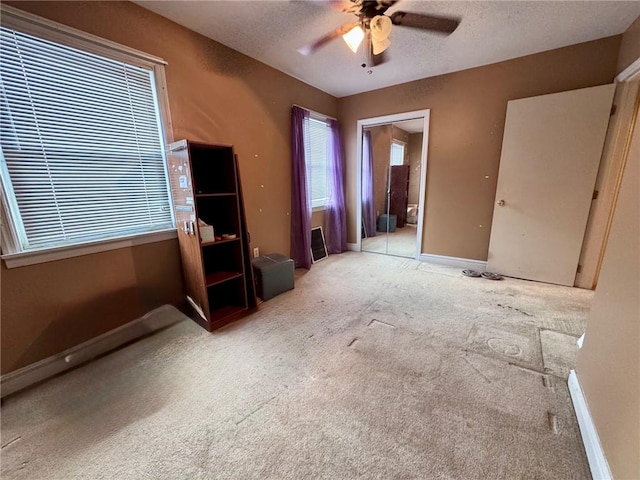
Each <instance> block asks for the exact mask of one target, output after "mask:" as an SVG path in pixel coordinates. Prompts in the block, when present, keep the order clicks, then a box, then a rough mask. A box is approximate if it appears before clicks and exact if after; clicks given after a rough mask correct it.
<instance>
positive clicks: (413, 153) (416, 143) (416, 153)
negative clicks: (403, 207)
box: [407, 133, 423, 204]
mask: <svg viewBox="0 0 640 480" xmlns="http://www.w3.org/2000/svg"><path fill="white" fill-rule="evenodd" d="M422 137H423V135H422V133H412V134H410V135H409V142H408V145H407V156H408V157H409V169H410V173H409V203H415V204H418V203H420V171H421V169H422Z"/></svg>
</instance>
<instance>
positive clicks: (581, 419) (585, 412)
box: [567, 370, 613, 480]
mask: <svg viewBox="0 0 640 480" xmlns="http://www.w3.org/2000/svg"><path fill="white" fill-rule="evenodd" d="M567 383H568V384H569V393H570V394H571V401H572V402H573V408H574V409H575V411H576V417H577V418H578V425H579V426H580V434H581V435H582V443H583V444H584V449H585V451H586V452H587V460H589V468H590V469H591V476H592V477H593V480H612V478H613V477H612V476H611V470H610V469H609V463H608V462H607V457H606V456H605V454H604V450H602V445H601V444H600V438H599V437H598V431H597V430H596V426H595V424H594V423H593V419H592V418H591V413H590V412H589V407H588V405H587V399H586V398H585V397H584V393H582V388H581V387H580V382H579V381H578V376H577V375H576V372H575V370H571V373H570V374H569V380H568V382H567Z"/></svg>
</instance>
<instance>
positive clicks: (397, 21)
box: [389, 12, 460, 35]
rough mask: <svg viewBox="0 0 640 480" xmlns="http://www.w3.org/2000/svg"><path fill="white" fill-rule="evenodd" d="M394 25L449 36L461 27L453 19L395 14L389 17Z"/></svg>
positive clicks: (456, 20) (416, 14) (419, 14)
mask: <svg viewBox="0 0 640 480" xmlns="http://www.w3.org/2000/svg"><path fill="white" fill-rule="evenodd" d="M389 17H390V18H391V22H392V23H393V24H394V25H400V26H403V27H411V28H419V29H422V30H431V31H432V32H437V33H445V34H447V35H449V34H451V33H453V31H454V30H455V29H456V28H458V25H460V20H459V19H457V18H453V17H437V16H434V15H424V14H421V13H410V12H393V13H392V14H391V15H389Z"/></svg>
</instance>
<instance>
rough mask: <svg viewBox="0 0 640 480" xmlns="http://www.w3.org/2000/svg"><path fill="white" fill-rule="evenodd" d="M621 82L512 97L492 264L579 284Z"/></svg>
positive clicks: (503, 271) (489, 265)
mask: <svg viewBox="0 0 640 480" xmlns="http://www.w3.org/2000/svg"><path fill="white" fill-rule="evenodd" d="M614 90H615V85H613V84H611V85H603V86H599V87H591V88H583V89H580V90H572V91H569V92H562V93H554V94H550V95H542V96H539V97H531V98H523V99H520V100H512V101H510V102H509V103H508V105H507V118H506V124H505V129H504V138H503V142H502V156H501V158H500V171H499V175H498V187H497V190H496V205H495V206H494V211H493V223H492V226H491V240H490V243H489V257H488V261H487V270H488V271H491V272H497V273H501V274H503V275H507V276H511V277H517V278H525V279H529V280H537V281H541V282H548V283H556V284H560V285H568V286H573V284H574V280H575V276H576V270H577V267H578V259H579V257H580V250H581V248H582V242H583V239H584V232H585V228H586V224H587V218H588V216H589V209H590V206H591V199H592V196H593V188H594V185H595V181H596V175H597V173H598V166H599V163H600V155H601V154H602V147H603V144H604V139H605V135H606V132H607V125H608V122H609V115H610V112H611V102H612V100H613V94H614Z"/></svg>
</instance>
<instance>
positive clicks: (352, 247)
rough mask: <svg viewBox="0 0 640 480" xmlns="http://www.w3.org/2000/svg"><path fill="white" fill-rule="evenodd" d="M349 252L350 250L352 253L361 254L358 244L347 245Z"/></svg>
mask: <svg viewBox="0 0 640 480" xmlns="http://www.w3.org/2000/svg"><path fill="white" fill-rule="evenodd" d="M347 250H349V251H350V252H359V251H360V249H359V248H358V244H357V243H347Z"/></svg>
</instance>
